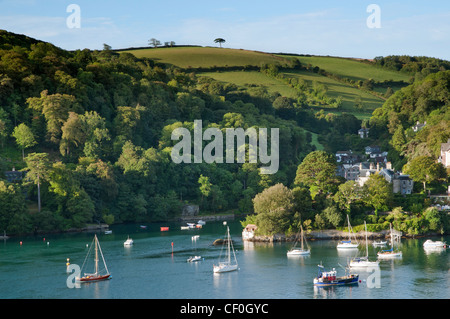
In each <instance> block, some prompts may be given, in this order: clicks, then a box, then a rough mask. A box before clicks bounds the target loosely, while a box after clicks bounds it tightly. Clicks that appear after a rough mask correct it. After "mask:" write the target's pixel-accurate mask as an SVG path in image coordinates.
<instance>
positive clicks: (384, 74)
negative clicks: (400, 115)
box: [294, 56, 410, 82]
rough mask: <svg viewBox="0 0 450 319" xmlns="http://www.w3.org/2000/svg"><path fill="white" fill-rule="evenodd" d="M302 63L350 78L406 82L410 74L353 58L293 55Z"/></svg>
mask: <svg viewBox="0 0 450 319" xmlns="http://www.w3.org/2000/svg"><path fill="white" fill-rule="evenodd" d="M294 58H297V59H299V60H300V62H301V63H303V64H311V65H314V66H318V67H319V68H321V69H324V70H327V71H329V72H331V73H335V74H339V75H341V76H343V77H346V78H349V79H352V80H363V81H364V80H365V79H373V80H375V81H384V80H394V81H405V82H408V80H409V78H410V75H408V74H406V73H401V72H395V71H391V70H386V69H382V68H379V67H376V66H374V65H370V64H367V63H364V62H360V61H357V60H354V59H344V58H337V57H321V56H311V57H306V56H294Z"/></svg>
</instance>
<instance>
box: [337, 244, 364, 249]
mask: <svg viewBox="0 0 450 319" xmlns="http://www.w3.org/2000/svg"><path fill="white" fill-rule="evenodd" d="M358 245H359V244H353V243H340V244H338V245H337V246H336V248H337V249H358Z"/></svg>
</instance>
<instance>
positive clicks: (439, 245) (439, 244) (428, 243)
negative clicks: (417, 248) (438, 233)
mask: <svg viewBox="0 0 450 319" xmlns="http://www.w3.org/2000/svg"><path fill="white" fill-rule="evenodd" d="M446 247H447V244H446V243H445V242H443V241H432V240H431V239H427V241H426V242H424V243H423V248H425V249H433V248H446Z"/></svg>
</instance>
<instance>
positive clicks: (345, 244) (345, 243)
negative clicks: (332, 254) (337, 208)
mask: <svg viewBox="0 0 450 319" xmlns="http://www.w3.org/2000/svg"><path fill="white" fill-rule="evenodd" d="M347 222H348V239H349V240H342V241H341V242H340V243H339V244H338V245H337V247H336V248H337V249H355V248H358V245H359V244H358V243H357V242H356V243H355V242H352V238H351V236H352V234H351V227H352V226H351V225H350V219H349V217H348V215H347Z"/></svg>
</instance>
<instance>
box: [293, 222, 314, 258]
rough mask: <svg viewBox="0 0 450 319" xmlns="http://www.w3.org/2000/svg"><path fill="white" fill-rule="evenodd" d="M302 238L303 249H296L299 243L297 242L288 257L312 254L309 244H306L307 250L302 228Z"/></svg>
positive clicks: (301, 228)
mask: <svg viewBox="0 0 450 319" xmlns="http://www.w3.org/2000/svg"><path fill="white" fill-rule="evenodd" d="M300 236H301V242H302V244H301V247H300V248H296V247H295V246H296V244H297V242H298V240H296V241H295V243H294V246H293V247H292V248H291V249H290V250H289V251H288V252H287V255H288V256H307V255H309V254H311V251H310V249H309V246H308V243H306V246H307V248H306V249H305V247H304V244H303V242H304V241H305V242H306V238H304V237H305V236H303V227H302V226H300Z"/></svg>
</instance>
